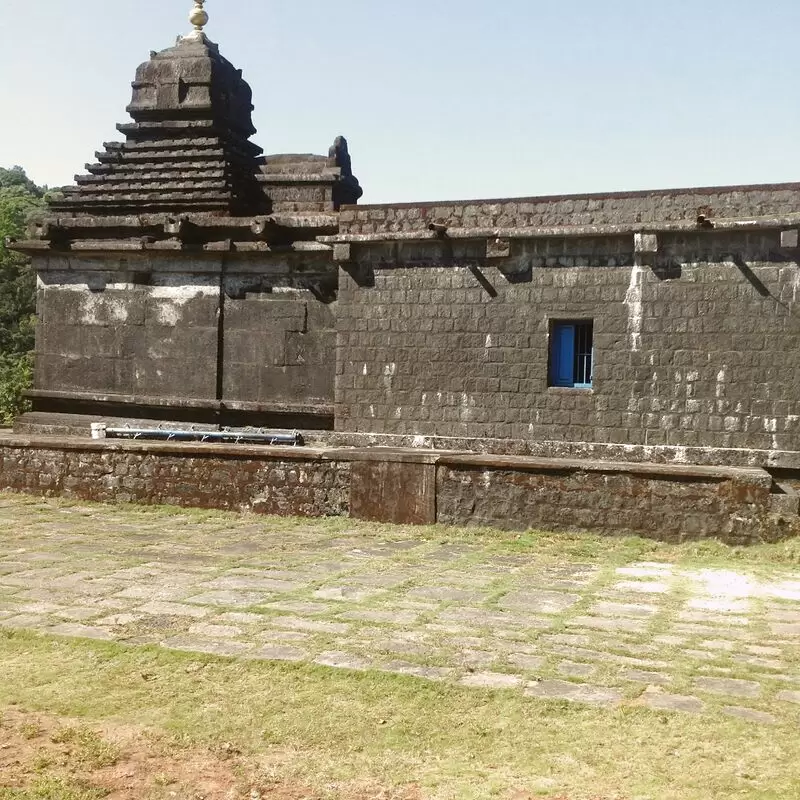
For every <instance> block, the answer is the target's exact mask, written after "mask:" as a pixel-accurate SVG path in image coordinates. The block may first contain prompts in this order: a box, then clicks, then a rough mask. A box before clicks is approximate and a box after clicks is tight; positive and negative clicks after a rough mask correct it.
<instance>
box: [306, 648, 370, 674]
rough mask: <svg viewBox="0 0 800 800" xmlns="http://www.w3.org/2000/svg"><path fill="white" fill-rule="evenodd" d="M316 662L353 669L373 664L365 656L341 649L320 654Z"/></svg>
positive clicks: (364, 667)
mask: <svg viewBox="0 0 800 800" xmlns="http://www.w3.org/2000/svg"><path fill="white" fill-rule="evenodd" d="M314 663H315V664H321V665H322V666H325V667H337V668H338V669H353V670H365V669H369V668H370V667H371V666H372V665H371V663H370V662H369V661H367V659H365V658H360V657H359V656H355V655H353V654H352V653H344V652H341V651H335V652H328V653H320V655H318V656H317V657H316V658H315V659H314Z"/></svg>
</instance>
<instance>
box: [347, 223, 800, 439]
mask: <svg viewBox="0 0 800 800" xmlns="http://www.w3.org/2000/svg"><path fill="white" fill-rule="evenodd" d="M359 213H360V212H359ZM659 243H660V248H659V253H658V256H657V257H656V258H655V259H654V261H653V264H652V266H644V265H642V264H641V263H640V261H639V260H638V259H637V258H636V257H635V255H634V245H633V237H632V236H629V237H623V236H616V237H615V236H606V237H602V238H599V237H598V238H563V237H561V238H558V237H555V238H549V239H538V240H530V241H514V242H512V243H511V248H512V249H511V253H510V256H509V258H508V259H506V260H505V261H504V263H498V262H496V261H494V260H487V259H486V258H483V259H480V258H477V257H475V256H474V254H471V253H470V249H469V248H470V246H471V245H470V243H469V242H464V243H461V244H458V243H456V244H455V245H454V244H452V243H441V242H430V243H424V242H423V243H416V244H413V245H411V244H405V243H386V244H370V245H359V246H358V247H355V248H354V256H353V263H352V264H348V265H345V269H343V270H342V271H341V277H340V292H339V303H338V311H337V324H338V331H339V336H338V355H337V373H338V374H337V378H336V402H337V405H336V425H337V430H339V431H342V432H344V431H355V432H373V433H377V434H397V435H405V436H440V437H456V438H459V437H462V438H463V437H475V438H479V437H487V438H494V439H513V440H519V441H529V442H559V441H562V442H593V443H601V444H602V443H611V444H615V443H619V444H626V445H634V446H639V445H641V446H647V447H651V446H671V447H678V448H681V447H685V448H693V447H706V448H733V449H741V448H744V449H758V450H762V451H798V450H800V397H799V396H798V394H797V390H796V387H797V386H798V385H800V318H799V317H798V311H800V306H798V302H797V301H798V297H797V294H798V289H799V288H800V267H798V264H797V263H796V262H795V261H794V260H793V256H792V255H791V254H787V253H786V252H785V251H782V250H781V246H780V232H779V231H775V232H769V231H763V232H759V233H752V234H750V233H744V232H714V231H710V232H695V233H680V234H679V233H674V234H662V235H660V236H659ZM559 319H560V320H571V319H591V320H593V323H594V380H593V385H592V388H591V389H564V388H555V387H551V386H549V385H548V353H549V334H550V324H551V322H552V321H553V320H559Z"/></svg>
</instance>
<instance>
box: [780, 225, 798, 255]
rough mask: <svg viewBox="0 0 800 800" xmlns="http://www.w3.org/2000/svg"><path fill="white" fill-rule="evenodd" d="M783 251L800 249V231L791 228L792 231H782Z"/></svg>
mask: <svg viewBox="0 0 800 800" xmlns="http://www.w3.org/2000/svg"><path fill="white" fill-rule="evenodd" d="M781 249H782V250H798V249H800V229H798V228H791V229H790V230H785V231H781Z"/></svg>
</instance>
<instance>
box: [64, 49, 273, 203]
mask: <svg viewBox="0 0 800 800" xmlns="http://www.w3.org/2000/svg"><path fill="white" fill-rule="evenodd" d="M127 110H128V112H129V113H130V115H131V116H132V117H133V122H130V123H127V124H123V125H118V126H117V129H118V130H119V131H120V132H121V133H123V134H125V142H108V143H106V144H105V145H104V147H105V150H104V151H103V152H100V153H97V159H98V163H96V164H91V165H87V169H88V171H89V174H88V175H78V176H76V178H75V180H76V182H77V186H74V187H69V188H67V189H65V190H64V196H63V198H61V199H59V200H56V201H55V202H53V203H51V209H52V210H53V211H56V212H68V213H71V214H90V215H117V216H124V215H129V214H148V213H150V214H157V213H162V212H167V213H172V214H175V213H192V212H195V213H196V212H206V213H212V214H220V215H232V216H236V215H243V214H261V213H269V212H270V210H271V209H270V207H269V206H270V201H269V198H268V196H267V195H266V194H265V192H264V188H263V177H262V175H263V173H262V171H261V170H262V166H263V164H264V159H263V158H262V157H261V154H262V152H263V151H262V149H261V148H260V147H258V146H257V145H255V144H253V143H252V142H250V141H249V139H250V137H251V136H252V135H253V134H254V133H255V132H256V129H255V128H254V127H253V122H252V111H253V103H252V91H251V89H250V86H249V85H248V84H247V82H246V81H244V80H243V78H242V73H241V70H238V69H236V68H235V67H234V66H233V65H232V64H231V63H230V62H229V61H227V60H226V59H225V58H223V56H222V55H220V52H219V48H218V46H217V45H215V44H214V43H212V42H211V41H209V40H208V38H207V37H206V36H205V34H202V33H199V34H197V35H190V36H188V37H183V38H181V39H179V40H178V42H177V44H176V45H175V47H171V48H169V49H167V50H163V51H162V52H160V53H152V54H151V57H150V60H149V61H147V62H145V63H144V64H142V65H141V66H140V67H139V68H138V70H137V71H136V80H135V81H134V83H133V99H132V101H131V103H130V105H129V106H128V108H127Z"/></svg>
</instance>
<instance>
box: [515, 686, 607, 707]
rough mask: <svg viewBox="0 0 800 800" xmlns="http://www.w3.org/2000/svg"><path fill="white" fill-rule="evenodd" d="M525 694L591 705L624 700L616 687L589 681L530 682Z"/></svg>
mask: <svg viewBox="0 0 800 800" xmlns="http://www.w3.org/2000/svg"><path fill="white" fill-rule="evenodd" d="M525 694H526V695H527V696H528V697H539V698H542V699H548V700H571V701H573V702H576V703H587V704H590V705H608V704H610V703H617V702H619V701H620V700H622V694H621V693H620V692H618V691H617V690H616V689H611V688H608V687H605V686H592V685H591V684H587V683H569V682H567V681H539V682H537V683H529V684H528V688H527V689H526V690H525Z"/></svg>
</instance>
